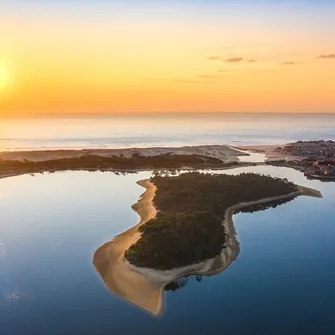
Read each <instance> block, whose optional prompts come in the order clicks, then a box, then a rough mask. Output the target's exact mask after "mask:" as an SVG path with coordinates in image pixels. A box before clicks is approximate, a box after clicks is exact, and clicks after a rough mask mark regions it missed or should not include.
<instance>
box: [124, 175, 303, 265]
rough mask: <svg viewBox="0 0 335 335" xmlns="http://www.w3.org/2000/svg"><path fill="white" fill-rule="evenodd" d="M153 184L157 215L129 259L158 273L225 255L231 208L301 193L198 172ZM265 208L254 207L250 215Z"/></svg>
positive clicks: (279, 182)
mask: <svg viewBox="0 0 335 335" xmlns="http://www.w3.org/2000/svg"><path fill="white" fill-rule="evenodd" d="M151 182H152V183H153V184H155V186H156V187H157V190H156V194H155V196H154V199H153V203H154V205H155V207H156V209H157V215H156V216H155V217H154V218H153V219H151V220H149V221H147V222H146V223H145V224H143V225H141V226H140V227H139V232H140V233H141V237H140V239H139V240H138V241H137V242H136V243H135V244H133V245H132V246H130V248H129V249H128V250H127V251H126V252H125V258H126V259H127V260H128V261H129V262H130V263H131V264H133V265H135V266H138V267H145V268H154V269H158V270H167V269H173V268H177V267H181V266H186V265H190V264H193V263H198V262H201V261H204V260H206V259H209V258H213V257H215V256H217V255H218V254H220V252H221V251H222V249H223V247H224V245H225V242H226V241H227V239H228V238H229V236H227V233H226V230H225V227H224V225H223V224H222V222H223V220H224V219H225V213H226V210H227V209H229V208H230V207H232V206H234V205H237V204H239V203H249V202H250V203H251V202H255V201H258V200H263V199H267V198H274V197H279V198H280V197H281V196H284V197H285V196H287V199H286V197H285V199H286V200H284V199H281V201H280V202H276V204H275V205H277V204H280V203H283V202H284V201H289V200H291V199H292V198H294V197H295V195H296V194H297V193H298V192H299V188H298V187H297V186H296V185H295V184H293V183H291V182H289V181H288V180H286V179H280V178H273V177H270V176H264V175H259V174H253V173H242V174H240V175H236V176H234V175H225V174H203V173H198V172H192V173H184V174H181V175H179V176H174V177H161V176H156V177H153V178H151ZM269 205H270V206H271V202H270V204H269ZM265 208H266V206H264V205H262V206H261V208H260V207H258V206H252V207H249V209H248V210H249V211H254V210H260V209H265ZM244 210H245V209H244Z"/></svg>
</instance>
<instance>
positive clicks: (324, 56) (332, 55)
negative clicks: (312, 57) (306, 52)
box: [316, 54, 335, 59]
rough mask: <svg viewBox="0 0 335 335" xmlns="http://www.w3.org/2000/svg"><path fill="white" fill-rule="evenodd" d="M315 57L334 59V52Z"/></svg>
mask: <svg viewBox="0 0 335 335" xmlns="http://www.w3.org/2000/svg"><path fill="white" fill-rule="evenodd" d="M316 58H317V59H335V54H328V55H320V56H318V57H316Z"/></svg>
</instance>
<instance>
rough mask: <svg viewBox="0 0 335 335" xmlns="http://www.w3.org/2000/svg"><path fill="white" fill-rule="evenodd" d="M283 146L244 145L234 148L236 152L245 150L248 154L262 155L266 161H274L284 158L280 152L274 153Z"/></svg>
mask: <svg viewBox="0 0 335 335" xmlns="http://www.w3.org/2000/svg"><path fill="white" fill-rule="evenodd" d="M284 146H285V144H278V145H274V144H273V145H244V146H234V147H232V148H236V149H238V150H246V151H250V152H259V153H264V154H265V157H266V158H267V160H271V161H276V160H282V159H285V156H284V155H282V154H281V153H280V152H276V151H275V149H276V148H278V147H284Z"/></svg>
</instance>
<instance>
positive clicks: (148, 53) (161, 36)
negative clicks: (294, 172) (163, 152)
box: [0, 1, 335, 116]
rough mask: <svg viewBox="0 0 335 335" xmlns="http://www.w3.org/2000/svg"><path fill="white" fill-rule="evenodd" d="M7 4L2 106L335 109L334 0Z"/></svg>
mask: <svg viewBox="0 0 335 335" xmlns="http://www.w3.org/2000/svg"><path fill="white" fill-rule="evenodd" d="M1 6H2V7H3V8H2V9H3V11H0V13H1V14H0V116H16V115H31V114H36V113H57V112H59V113H66V112H71V113H75V112H78V113H86V112H89V113H92V112H99V113H104V112H106V113H107V112H108V113H117V112H178V111H181V112H202V111H218V112H335V94H334V90H335V45H334V36H335V21H334V20H333V17H332V15H331V12H332V10H331V9H334V10H335V6H334V5H328V6H331V8H330V7H327V6H326V5H323V6H321V7H320V8H305V7H304V8H301V7H299V6H292V5H288V6H284V5H283V6H280V7H278V8H274V7H273V6H266V5H261V4H259V5H258V6H254V7H250V8H245V7H243V10H242V7H241V6H237V5H236V6H234V5H219V4H215V3H211V4H208V5H206V6H205V5H204V4H199V5H198V6H190V5H186V4H185V5H180V4H177V3H174V4H173V3H171V4H169V5H168V4H165V3H163V2H162V3H161V4H160V5H155V6H154V5H153V4H152V3H151V4H149V3H148V4H146V6H144V5H143V4H142V6H137V7H136V3H135V4H134V5H133V6H132V7H129V6H128V7H126V6H122V5H120V4H113V1H112V2H111V3H110V4H108V5H106V4H99V3H98V2H97V3H95V5H93V4H92V5H91V6H88V5H87V6H85V7H83V8H81V9H80V10H78V8H77V7H74V6H70V5H66V3H65V2H64V3H63V4H61V5H57V6H55V5H52V4H51V2H48V1H46V2H45V3H44V5H43V2H40V4H39V5H38V6H37V5H35V6H33V5H29V2H24V1H13V2H11V3H10V4H6V5H1ZM129 8H131V9H129ZM18 9H21V10H20V11H19V10H18ZM302 9H304V11H302Z"/></svg>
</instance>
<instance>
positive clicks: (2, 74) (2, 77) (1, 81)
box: [0, 64, 8, 90]
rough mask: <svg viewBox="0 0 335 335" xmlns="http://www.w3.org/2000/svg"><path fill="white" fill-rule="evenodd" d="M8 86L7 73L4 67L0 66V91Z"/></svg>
mask: <svg viewBox="0 0 335 335" xmlns="http://www.w3.org/2000/svg"><path fill="white" fill-rule="evenodd" d="M7 85H8V71H7V70H6V68H5V66H4V65H2V64H0V89H1V90H2V89H3V88H5V87H6V86H7Z"/></svg>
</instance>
